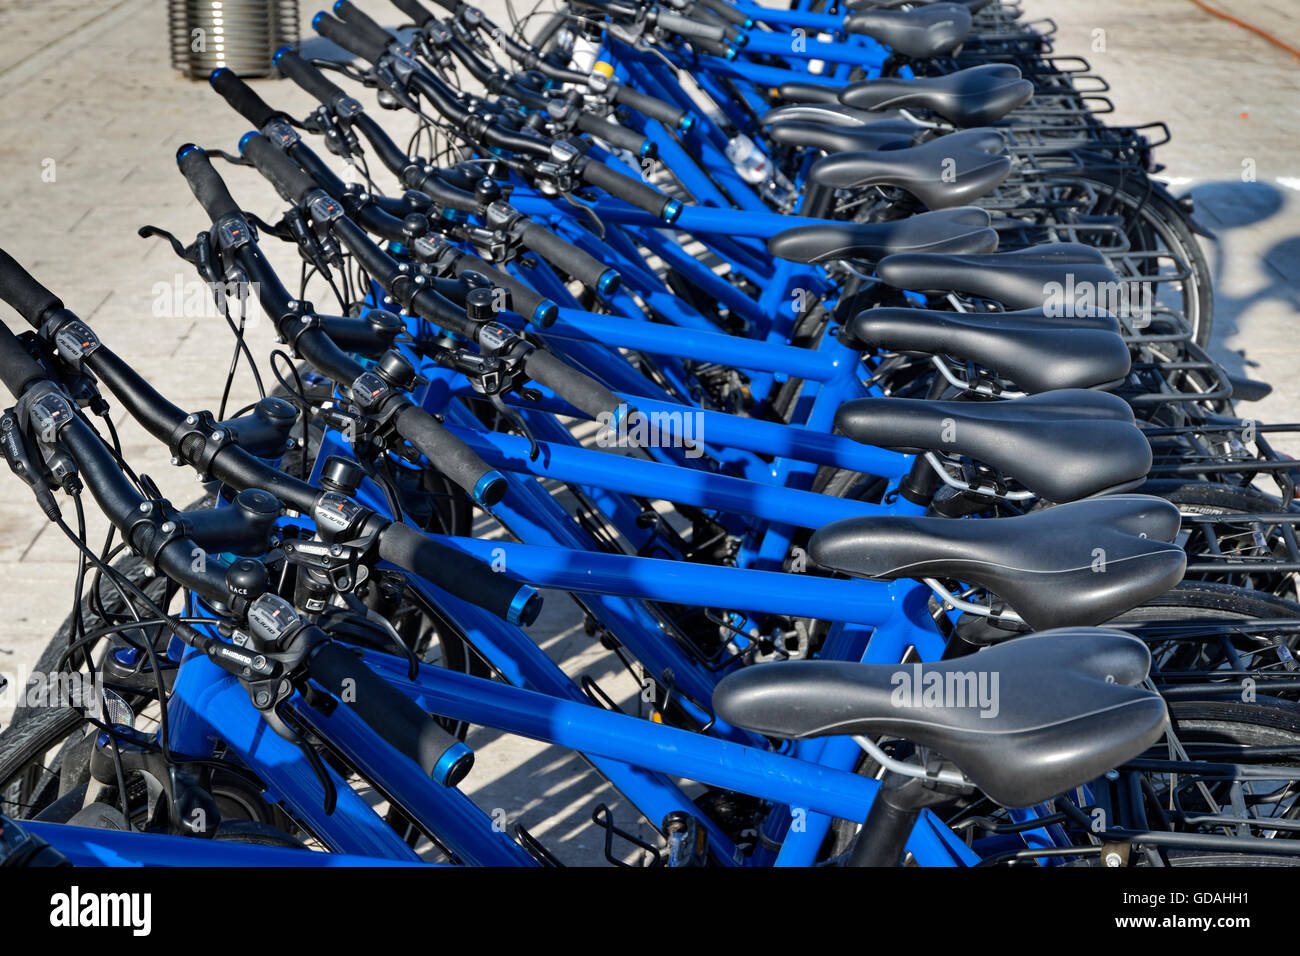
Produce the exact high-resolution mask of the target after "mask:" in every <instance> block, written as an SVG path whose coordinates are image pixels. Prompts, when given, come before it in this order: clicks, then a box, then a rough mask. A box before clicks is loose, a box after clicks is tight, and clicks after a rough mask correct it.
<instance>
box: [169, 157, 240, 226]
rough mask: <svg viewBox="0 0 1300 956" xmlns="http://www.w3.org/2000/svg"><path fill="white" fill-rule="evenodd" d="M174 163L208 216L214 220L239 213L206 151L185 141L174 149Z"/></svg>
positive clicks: (235, 203) (236, 204)
mask: <svg viewBox="0 0 1300 956" xmlns="http://www.w3.org/2000/svg"><path fill="white" fill-rule="evenodd" d="M176 164H177V165H178V166H180V168H181V175H183V176H184V177H185V181H186V182H187V183H189V186H190V192H192V193H194V198H195V199H197V200H198V201H199V205H200V206H202V207H203V211H204V212H206V213H207V214H208V218H210V219H211V220H212V221H213V222H216V221H217V220H218V219H220V218H222V217H223V216H229V215H236V216H237V215H239V204H238V203H237V202H235V200H234V199H233V198H231V195H230V190H228V189H227V188H226V184H225V182H224V181H223V180H222V178H221V176H220V175H219V174H218V173H217V171H216V170H215V169H213V168H212V161H211V160H209V159H208V154H207V153H205V152H204V151H203V150H202V149H200V148H199V147H197V146H195V145H194V144H193V143H186V144H185V145H184V146H182V147H181V148H180V149H178V150H177V151H176Z"/></svg>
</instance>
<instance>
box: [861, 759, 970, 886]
mask: <svg viewBox="0 0 1300 956" xmlns="http://www.w3.org/2000/svg"><path fill="white" fill-rule="evenodd" d="M952 799H953V794H952V793H950V792H947V791H946V790H944V789H941V788H940V787H936V786H935V785H934V783H933V782H932V781H930V780H927V779H925V778H923V777H909V776H906V775H905V774H901V773H895V772H894V771H892V770H890V771H887V772H886V773H885V778H884V780H882V781H881V784H880V789H879V790H878V791H877V792H876V799H875V800H873V801H872V802H871V810H870V811H869V812H868V813H867V819H866V821H865V822H864V823H863V824H862V829H861V830H859V831H858V836H857V839H856V840H855V841H854V842H853V846H852V847H851V848H850V849H849V852H848V854H847V856H846V857H845V860H844V865H845V866H899V865H901V864H902V862H903V854H904V853H906V852H907V841H908V839H909V838H910V837H911V835H912V828H913V827H914V826H915V825H916V820H917V818H918V817H919V816H920V815H921V811H922V810H924V809H925V808H926V807H932V806H937V805H939V804H942V803H947V802H948V801H950V800H952Z"/></svg>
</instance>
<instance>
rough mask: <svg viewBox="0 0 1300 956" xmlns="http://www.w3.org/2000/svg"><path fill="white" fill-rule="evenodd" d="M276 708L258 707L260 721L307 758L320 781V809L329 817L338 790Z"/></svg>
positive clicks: (317, 760) (299, 735)
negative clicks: (321, 800)
mask: <svg viewBox="0 0 1300 956" xmlns="http://www.w3.org/2000/svg"><path fill="white" fill-rule="evenodd" d="M254 706H255V707H256V706H257V705H256V704H254ZM278 707H279V705H278V704H277V705H275V706H272V707H269V708H266V709H262V708H260V707H258V712H259V713H261V715H262V719H263V720H265V721H266V723H267V725H268V726H269V727H270V728H271V729H272V730H274V731H275V732H276V733H277V734H279V735H280V736H281V737H283V738H284V739H285V740H287V741H289V743H291V744H293V745H294V746H295V747H297V748H298V749H299V750H301V751H302V754H303V756H304V757H306V758H307V764H308V765H309V766H310V767H311V769H312V772H313V773H315V774H316V779H317V780H319V781H320V785H321V789H322V790H323V791H324V800H323V802H322V807H321V808H322V809H323V810H324V811H325V815H326V816H330V815H331V814H332V813H333V812H334V808H335V807H336V806H338V799H339V794H338V790H337V789H336V788H335V786H334V781H333V780H331V779H330V775H329V772H328V771H327V770H326V769H325V764H324V762H323V761H322V760H321V759H320V754H318V753H316V750H315V748H313V747H312V745H311V744H310V743H309V742H308V741H307V738H306V737H304V736H302V734H300V733H298V732H297V731H296V730H294V729H293V728H292V727H290V726H289V724H288V723H286V722H285V719H284V718H283V717H281V716H280V711H279V709H278Z"/></svg>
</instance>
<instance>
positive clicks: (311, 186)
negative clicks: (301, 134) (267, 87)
mask: <svg viewBox="0 0 1300 956" xmlns="http://www.w3.org/2000/svg"><path fill="white" fill-rule="evenodd" d="M239 152H240V154H241V155H243V156H245V157H247V158H248V160H249V161H250V162H252V164H253V165H254V166H255V167H257V171H258V172H259V173H261V174H262V175H263V176H265V177H266V179H267V181H268V182H270V184H271V185H272V186H274V187H275V191H276V192H277V193H279V194H280V198H282V199H284V200H285V201H286V202H291V203H293V204H295V205H297V204H298V203H300V202H302V201H303V199H304V198H306V196H307V194H308V193H311V192H314V191H315V190H317V189H320V184H318V183H317V182H316V180H314V179H312V177H311V176H309V175H307V174H306V173H305V172H303V171H302V168H301V167H299V165H298V164H297V163H295V162H294V161H293V160H292V159H290V158H289V157H288V156H286V155H285V154H284V153H282V152H280V150H279V149H277V148H276V147H275V146H273V145H272V144H271V141H270V140H268V139H267V138H266V137H265V136H263V135H262V134H261V133H245V134H244V136H243V138H242V139H240V141H239Z"/></svg>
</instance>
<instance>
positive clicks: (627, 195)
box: [582, 159, 680, 221]
mask: <svg viewBox="0 0 1300 956" xmlns="http://www.w3.org/2000/svg"><path fill="white" fill-rule="evenodd" d="M582 179H583V182H586V183H588V184H590V185H592V186H596V187H598V188H600V189H603V190H605V192H607V193H609V194H610V195H611V196H613V197H614V198H616V199H621V200H623V201H624V202H626V203H631V204H632V205H633V206H636V207H637V208H638V209H641V210H643V211H645V212H648V213H650V215H652V216H657V217H658V218H660V219H668V220H670V221H671V220H672V219H675V218H676V214H675V212H674V210H676V209H678V208H679V207H680V203H675V201H674V200H673V199H672V198H671V197H670V196H665V195H664V194H663V193H661V192H660V191H659V190H657V189H655V188H654V187H653V186H647V185H646V184H645V183H643V182H641V181H639V180H636V179H632V178H631V177H630V176H624V175H623V174H622V173H620V172H619V171H618V170H616V169H611V168H610V167H608V166H606V165H604V164H603V163H599V162H597V161H596V160H594V159H588V160H587V162H586V163H585V164H584V165H583V167H582Z"/></svg>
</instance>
